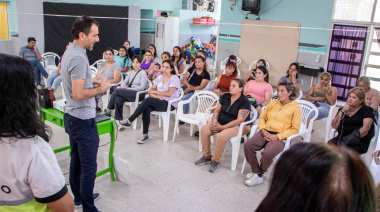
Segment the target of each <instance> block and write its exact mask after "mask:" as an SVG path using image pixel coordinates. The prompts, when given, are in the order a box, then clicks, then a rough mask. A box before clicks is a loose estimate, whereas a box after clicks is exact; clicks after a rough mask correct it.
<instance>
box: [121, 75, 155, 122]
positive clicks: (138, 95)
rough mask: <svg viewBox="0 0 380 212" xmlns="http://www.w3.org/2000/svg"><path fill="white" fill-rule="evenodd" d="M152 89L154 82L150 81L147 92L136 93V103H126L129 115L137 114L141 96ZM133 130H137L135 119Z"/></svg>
mask: <svg viewBox="0 0 380 212" xmlns="http://www.w3.org/2000/svg"><path fill="white" fill-rule="evenodd" d="M151 87H152V82H151V81H150V80H148V84H147V87H146V89H145V90H143V91H137V92H136V98H135V101H134V102H125V103H124V105H125V106H129V114H130V115H132V114H133V112H135V110H136V108H137V106H139V102H140V101H139V100H140V99H139V97H140V94H144V93H147V92H148V91H149V89H150V88H151ZM132 128H133V129H136V128H137V119H135V120H134V121H133V123H132Z"/></svg>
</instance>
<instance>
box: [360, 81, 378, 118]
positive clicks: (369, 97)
mask: <svg viewBox="0 0 380 212" xmlns="http://www.w3.org/2000/svg"><path fill="white" fill-rule="evenodd" d="M356 86H357V87H359V88H362V89H363V90H364V92H365V101H366V103H367V105H368V106H370V107H372V109H373V111H374V114H375V117H376V119H378V118H379V111H378V110H379V101H380V97H379V91H378V90H376V89H373V88H371V81H370V80H369V78H368V77H365V76H362V77H359V79H358V81H357V84H356Z"/></svg>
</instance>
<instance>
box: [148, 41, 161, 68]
mask: <svg viewBox="0 0 380 212" xmlns="http://www.w3.org/2000/svg"><path fill="white" fill-rule="evenodd" d="M148 49H149V51H150V52H152V55H153V57H152V58H153V61H154V62H155V63H158V64H160V63H161V61H160V57H158V55H157V50H156V46H155V45H154V44H150V45H149V46H148Z"/></svg>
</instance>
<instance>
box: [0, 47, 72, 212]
mask: <svg viewBox="0 0 380 212" xmlns="http://www.w3.org/2000/svg"><path fill="white" fill-rule="evenodd" d="M16 80H17V83H14V82H15V81H16ZM37 98H38V97H37V89H36V86H35V74H34V71H33V68H32V66H31V63H30V62H29V61H27V60H24V59H21V58H18V57H14V56H10V55H5V54H0V111H3V112H2V113H1V114H0V125H1V127H0V155H1V158H2V159H1V166H0V173H1V174H0V182H1V192H2V194H1V195H0V200H1V204H0V211H53V212H54V211H74V209H75V206H74V201H73V198H72V197H71V195H70V193H69V192H68V189H67V186H66V181H65V177H64V176H63V174H62V171H61V168H60V167H59V164H58V161H57V158H56V156H55V154H54V152H53V149H52V148H51V147H50V145H49V144H48V142H49V141H50V135H51V129H50V127H47V126H46V125H45V124H43V123H42V122H41V119H40V116H39V115H38V113H37V111H38V110H39V106H38V104H37V101H36V99H37ZM5 111H6V112H5ZM10 114H11V115H10Z"/></svg>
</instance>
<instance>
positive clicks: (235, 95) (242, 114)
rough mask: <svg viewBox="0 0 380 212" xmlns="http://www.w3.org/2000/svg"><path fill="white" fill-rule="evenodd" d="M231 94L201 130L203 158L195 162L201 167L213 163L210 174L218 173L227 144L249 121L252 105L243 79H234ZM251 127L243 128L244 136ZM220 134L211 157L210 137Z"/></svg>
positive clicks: (224, 98)
mask: <svg viewBox="0 0 380 212" xmlns="http://www.w3.org/2000/svg"><path fill="white" fill-rule="evenodd" d="M229 90H230V92H229V93H225V94H223V95H222V96H221V97H220V99H219V104H218V106H217V107H216V109H215V110H214V114H213V115H214V116H213V118H212V119H211V120H210V121H209V122H208V123H207V124H206V125H204V126H203V127H202V129H201V133H200V136H201V142H202V154H203V156H202V157H201V158H200V159H199V160H197V161H195V165H198V166H201V165H204V164H206V163H211V166H210V169H209V171H210V172H216V171H218V167H219V163H220V158H221V157H222V155H223V152H224V149H225V148H226V144H227V142H228V141H229V140H230V139H231V138H233V137H235V136H237V134H238V133H239V125H240V124H242V123H243V122H245V121H248V120H249V114H250V110H251V103H250V102H249V100H248V99H247V98H246V97H245V96H244V94H243V90H244V83H243V81H242V80H241V79H236V78H234V79H232V80H231V82H230V88H229ZM249 131H250V126H249V125H246V126H244V127H243V135H246V134H248V133H249ZM215 133H219V134H218V136H217V137H216V142H215V149H214V155H211V147H210V146H211V141H210V136H212V135H214V134H215Z"/></svg>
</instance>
